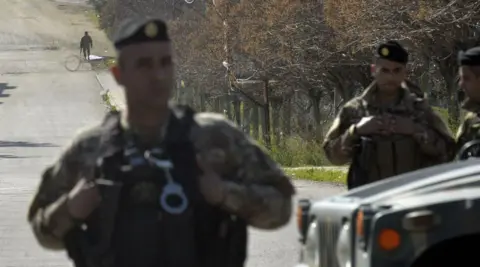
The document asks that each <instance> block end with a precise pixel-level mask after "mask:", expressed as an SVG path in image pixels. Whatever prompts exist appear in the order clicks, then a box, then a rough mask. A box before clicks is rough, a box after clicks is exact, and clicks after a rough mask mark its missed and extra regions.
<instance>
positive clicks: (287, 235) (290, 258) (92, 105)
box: [0, 0, 343, 267]
mask: <svg viewBox="0 0 480 267" xmlns="http://www.w3.org/2000/svg"><path fill="white" fill-rule="evenodd" d="M64 2H65V1H64ZM49 5H50V6H49ZM55 12H57V11H55V10H54V5H53V4H52V2H51V1H48V0H6V3H4V4H3V5H2V8H0V17H1V18H2V23H0V267H54V266H71V265H70V264H69V263H68V261H67V259H66V256H65V254H64V253H63V252H60V253H59V252H56V253H54V252H48V251H46V250H43V249H42V248H40V246H39V245H38V244H37V243H36V241H35V239H34V237H33V235H32V233H31V231H30V228H29V226H28V224H27V221H26V213H27V208H28V205H29V203H30V201H31V199H32V196H33V194H34V192H35V190H36V187H37V185H38V182H39V177H40V173H41V171H42V170H43V168H44V167H45V166H46V165H47V164H50V163H51V162H53V160H54V159H55V157H57V156H58V155H59V153H60V152H61V149H62V147H63V146H64V145H66V144H67V143H68V142H69V140H71V138H72V136H74V134H75V133H76V132H77V131H79V130H80V129H82V128H85V127H88V126H90V125H93V124H95V123H97V122H98V121H99V120H100V119H101V118H102V115H103V114H104V111H105V108H104V106H103V104H102V103H101V98H100V92H101V90H102V88H101V87H100V85H99V83H98V82H97V79H96V77H95V73H93V72H89V71H83V72H74V73H72V72H68V71H66V70H65V69H64V67H63V60H64V59H65V57H66V56H68V55H69V54H71V53H72V51H69V50H65V49H64V48H63V47H55V44H59V43H60V44H63V43H65V42H60V41H59V42H56V40H59V39H60V38H61V37H60V36H63V35H69V34H71V32H70V31H69V30H67V29H65V27H61V26H58V25H63V24H62V23H65V21H58V23H55V21H54V20H55V19H61V18H63V17H62V16H60V14H61V12H60V13H58V14H57V13H55ZM82 30H83V29H76V31H77V32H81V31H82ZM49 32H51V33H52V34H51V35H49V34H48V33H49ZM59 48H60V49H59ZM57 49H59V50H57ZM296 185H297V190H298V196H299V197H311V198H316V199H318V198H322V197H325V196H328V195H331V194H334V193H338V192H341V191H342V190H343V188H341V187H339V186H335V185H326V184H318V183H310V182H297V183H296ZM296 240H297V230H296V227H295V220H293V219H292V220H291V222H290V224H289V225H288V226H286V227H284V228H282V229H280V230H278V231H275V232H265V231H256V230H251V238H250V248H249V256H250V257H249V261H248V266H250V267H260V266H261V267H288V266H292V265H293V264H294V263H295V262H296V260H297V258H298V254H297V241H296Z"/></svg>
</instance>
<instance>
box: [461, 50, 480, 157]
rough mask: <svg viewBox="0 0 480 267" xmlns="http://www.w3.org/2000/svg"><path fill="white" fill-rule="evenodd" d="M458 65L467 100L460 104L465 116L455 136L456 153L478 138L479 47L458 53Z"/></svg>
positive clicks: (479, 94) (479, 108)
mask: <svg viewBox="0 0 480 267" xmlns="http://www.w3.org/2000/svg"><path fill="white" fill-rule="evenodd" d="M458 65H459V66H460V68H459V77H460V81H459V84H460V87H461V88H462V89H463V91H464V92H465V95H466V97H467V98H466V99H465V101H464V102H463V103H462V109H464V110H465V111H466V114H465V118H464V119H463V121H462V123H461V125H460V127H459V129H458V132H457V136H456V141H457V147H456V148H457V151H458V150H460V149H461V148H462V147H463V146H464V145H465V144H466V143H467V142H469V141H473V140H476V139H479V138H480V117H479V114H480V47H474V48H471V49H469V50H467V51H465V52H463V51H461V52H459V53H458Z"/></svg>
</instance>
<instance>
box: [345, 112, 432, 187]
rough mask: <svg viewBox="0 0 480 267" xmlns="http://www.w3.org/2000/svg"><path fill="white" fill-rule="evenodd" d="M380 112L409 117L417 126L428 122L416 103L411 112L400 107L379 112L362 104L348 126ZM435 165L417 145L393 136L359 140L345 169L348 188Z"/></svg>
mask: <svg viewBox="0 0 480 267" xmlns="http://www.w3.org/2000/svg"><path fill="white" fill-rule="evenodd" d="M384 112H388V113H390V114H394V115H398V116H407V117H413V120H414V121H415V122H417V123H426V120H428V118H427V117H426V114H425V111H424V110H423V108H422V107H421V106H420V104H417V103H414V106H413V110H406V109H402V108H398V109H397V108H392V109H389V110H380V109H377V108H375V107H372V106H370V105H368V104H367V105H362V109H361V110H359V112H358V114H357V117H356V118H354V121H352V122H351V123H352V124H353V123H357V122H358V121H360V119H361V118H362V117H367V116H375V115H380V114H382V113H384ZM438 163H439V162H436V161H435V159H434V158H431V157H429V156H427V155H425V154H424V153H422V151H421V148H420V145H419V144H418V143H417V142H416V141H415V140H414V139H413V137H411V136H405V135H400V134H393V135H388V136H383V135H372V136H368V137H362V138H361V142H360V144H358V146H357V150H356V155H355V157H354V160H353V162H352V166H351V168H350V170H349V176H348V181H349V188H355V187H358V186H361V185H364V184H368V183H372V182H375V181H378V180H382V179H385V178H388V177H391V176H395V175H398V174H402V173H406V172H409V171H414V170H418V169H421V168H425V167H428V166H432V165H434V164H438Z"/></svg>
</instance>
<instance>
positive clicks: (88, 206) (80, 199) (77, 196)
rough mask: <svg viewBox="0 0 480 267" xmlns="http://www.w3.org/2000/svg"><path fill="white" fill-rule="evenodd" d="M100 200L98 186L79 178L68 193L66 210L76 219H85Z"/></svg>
mask: <svg viewBox="0 0 480 267" xmlns="http://www.w3.org/2000/svg"><path fill="white" fill-rule="evenodd" d="M101 200H102V197H101V195H100V191H99V189H98V186H97V185H95V184H94V183H93V182H88V181H87V180H86V179H81V180H80V181H78V183H77V184H76V185H75V187H74V188H73V189H72V190H71V191H70V193H69V194H68V203H67V205H68V210H69V212H70V215H71V216H72V217H74V218H76V219H80V220H81V219H86V218H87V217H88V216H89V215H90V214H91V213H92V212H93V211H94V210H95V209H96V208H97V207H98V206H99V205H100V202H101Z"/></svg>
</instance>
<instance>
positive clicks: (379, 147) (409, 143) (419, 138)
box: [324, 83, 454, 181]
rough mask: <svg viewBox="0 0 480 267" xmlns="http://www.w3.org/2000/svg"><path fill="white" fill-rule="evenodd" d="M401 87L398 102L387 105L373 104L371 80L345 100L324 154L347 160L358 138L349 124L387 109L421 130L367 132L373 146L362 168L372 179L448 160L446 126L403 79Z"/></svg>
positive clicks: (450, 141) (338, 162)
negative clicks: (406, 132)
mask: <svg viewBox="0 0 480 267" xmlns="http://www.w3.org/2000/svg"><path fill="white" fill-rule="evenodd" d="M401 90H402V96H403V97H402V99H401V100H400V102H399V103H398V104H397V105H395V106H392V107H389V108H388V109H385V108H383V107H380V106H379V105H377V104H376V101H375V92H376V86H375V83H373V84H372V85H370V86H369V87H368V88H367V89H366V90H365V92H364V93H363V94H362V95H361V96H359V97H356V98H353V99H352V100H350V101H349V102H347V103H346V104H345V105H344V107H343V108H342V109H341V110H340V112H339V114H338V116H337V117H336V118H335V120H334V122H333V125H332V126H331V128H330V129H329V131H328V133H327V135H326V137H325V140H324V150H325V153H326V156H327V158H328V159H329V160H330V161H331V162H332V163H333V164H335V165H343V164H347V163H351V162H352V159H353V157H354V156H355V155H356V149H355V146H356V145H358V141H359V140H358V136H355V135H354V134H352V133H351V131H349V128H350V127H351V126H352V125H354V124H356V123H358V122H359V121H360V120H361V118H363V117H366V116H376V115H381V114H384V113H391V114H395V115H400V116H409V117H411V118H412V119H413V120H414V122H416V123H418V124H421V125H423V126H424V127H423V128H424V129H425V131H424V132H422V133H418V134H414V135H412V136H404V135H397V134H393V135H390V136H380V135H378V136H369V138H370V139H371V141H372V147H374V149H372V150H371V151H370V152H369V154H368V155H367V157H366V158H367V160H366V161H368V166H366V167H365V168H366V172H367V173H368V175H369V176H371V177H370V178H371V179H372V180H373V181H374V180H378V179H383V178H385V177H389V176H391V175H396V174H400V173H403V172H408V171H412V170H415V169H418V168H422V167H426V166H431V165H434V164H438V163H442V162H447V161H449V160H450V159H451V158H452V156H453V152H452V151H453V145H454V140H453V137H452V134H451V133H450V130H449V128H448V127H447V126H446V124H445V123H444V122H443V120H442V119H441V118H440V117H439V116H438V115H437V114H436V113H435V112H434V111H433V110H432V108H431V107H430V106H429V105H428V103H427V101H426V99H425V98H419V97H418V96H416V95H415V94H413V93H411V91H410V89H409V88H408V87H407V86H406V84H405V83H404V84H403V85H402V88H401Z"/></svg>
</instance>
